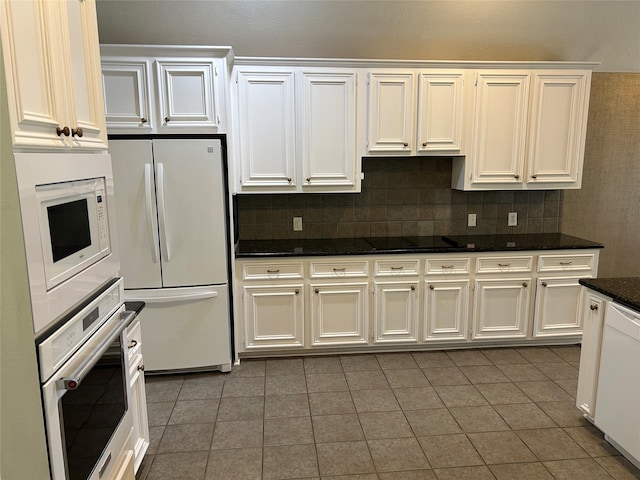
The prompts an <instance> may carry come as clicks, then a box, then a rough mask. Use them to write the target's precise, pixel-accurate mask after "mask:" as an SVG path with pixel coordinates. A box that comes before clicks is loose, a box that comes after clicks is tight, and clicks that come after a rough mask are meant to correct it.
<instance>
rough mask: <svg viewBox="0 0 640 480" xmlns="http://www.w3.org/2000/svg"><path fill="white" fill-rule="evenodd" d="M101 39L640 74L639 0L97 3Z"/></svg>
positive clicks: (258, 52)
mask: <svg viewBox="0 0 640 480" xmlns="http://www.w3.org/2000/svg"><path fill="white" fill-rule="evenodd" d="M97 5H98V28H99V31H100V41H101V43H143V44H144V43H150V44H178V45H180V44H186V45H230V46H232V47H233V50H234V52H235V54H236V55H239V56H284V57H338V58H389V59H425V60H444V59H446V60H565V61H595V62H601V63H602V65H601V66H600V67H599V68H598V69H596V70H600V71H608V72H617V71H619V72H638V71H640V33H639V31H640V1H636V0H632V1H569V0H561V1H557V0H555V1H506V0H497V1H496V0H492V1H485V0H474V1H466V0H465V1H462V0H461V1H457V0H455V1H452V0H448V1H426V0H421V1H417V0H416V1H406V0H405V1H387V0H384V1H374V0H360V1H355V0H343V1H331V0H307V1H303V0H291V1H283V0H247V1H244V0H242V1H239V0H159V1H157V0H127V1H118V0H98V2H97Z"/></svg>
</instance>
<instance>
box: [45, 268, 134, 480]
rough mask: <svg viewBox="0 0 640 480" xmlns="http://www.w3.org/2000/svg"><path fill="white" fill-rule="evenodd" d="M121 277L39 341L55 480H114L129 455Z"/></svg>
mask: <svg viewBox="0 0 640 480" xmlns="http://www.w3.org/2000/svg"><path fill="white" fill-rule="evenodd" d="M123 299H124V289H123V284H122V279H113V280H112V281H111V282H109V283H108V284H107V285H106V286H104V287H103V288H101V289H100V290H99V291H98V292H97V294H96V296H95V298H93V299H91V300H90V301H88V302H84V303H83V304H81V305H80V306H78V307H77V308H76V310H75V311H74V312H72V314H71V315H70V316H69V317H65V318H64V319H63V321H62V322H61V324H60V325H59V326H58V328H57V329H55V330H54V331H52V332H51V333H50V334H49V335H48V336H45V337H43V338H41V339H38V342H37V347H38V357H39V367H40V380H41V383H42V397H43V404H44V409H45V421H46V430H47V442H48V448H49V461H50V466H51V476H52V479H53V480H87V479H90V480H100V479H103V478H109V476H110V474H111V473H112V471H113V470H114V469H115V468H116V467H117V464H118V461H119V457H120V455H121V452H123V451H125V450H130V449H131V448H132V446H131V445H130V443H131V432H132V430H133V423H132V422H133V419H132V416H131V412H130V409H129V399H128V398H127V367H128V366H127V365H126V358H127V356H126V352H124V348H126V347H125V342H124V341H123V339H124V333H123V332H124V331H125V329H126V328H127V327H128V326H129V324H130V323H131V321H132V320H133V318H134V317H135V313H134V312H127V311H125V307H124V305H123Z"/></svg>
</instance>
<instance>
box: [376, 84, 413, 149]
mask: <svg viewBox="0 0 640 480" xmlns="http://www.w3.org/2000/svg"><path fill="white" fill-rule="evenodd" d="M413 81H414V80H413V73H403V74H400V73H397V74H386V73H374V74H371V76H370V78H369V115H368V117H369V135H368V150H369V151H370V152H396V153H397V152H405V153H411V152H412V151H413V125H414V117H415V110H414V103H415V101H414V96H415V94H414V86H413Z"/></svg>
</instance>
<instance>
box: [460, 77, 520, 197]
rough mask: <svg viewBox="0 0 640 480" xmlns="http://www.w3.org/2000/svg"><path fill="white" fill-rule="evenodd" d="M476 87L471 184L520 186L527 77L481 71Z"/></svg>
mask: <svg viewBox="0 0 640 480" xmlns="http://www.w3.org/2000/svg"><path fill="white" fill-rule="evenodd" d="M476 88H477V92H476V109H475V119H474V134H473V148H472V155H473V160H474V172H473V178H472V182H473V183H502V184H518V183H521V182H522V181H523V179H522V176H523V171H522V168H523V165H524V158H525V142H526V134H527V113H528V98H529V74H528V73H526V72H522V73H515V72H514V73H511V74H509V75H507V74H505V73H504V72H499V73H488V72H484V73H483V72H481V73H479V74H478V77H477V87H476Z"/></svg>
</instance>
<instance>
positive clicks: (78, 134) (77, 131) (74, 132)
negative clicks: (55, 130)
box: [71, 127, 84, 137]
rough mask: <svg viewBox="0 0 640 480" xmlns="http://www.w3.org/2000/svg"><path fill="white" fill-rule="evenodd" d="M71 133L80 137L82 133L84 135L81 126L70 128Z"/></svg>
mask: <svg viewBox="0 0 640 480" xmlns="http://www.w3.org/2000/svg"><path fill="white" fill-rule="evenodd" d="M71 135H72V136H74V137H82V135H84V132H83V131H82V128H80V127H78V128H73V129H72V130H71Z"/></svg>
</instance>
